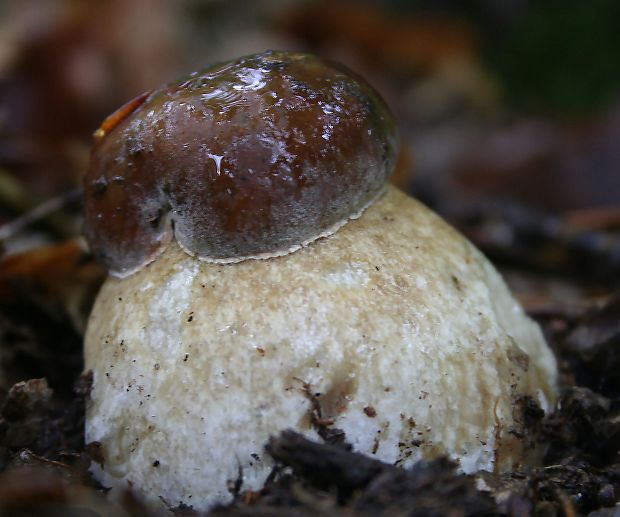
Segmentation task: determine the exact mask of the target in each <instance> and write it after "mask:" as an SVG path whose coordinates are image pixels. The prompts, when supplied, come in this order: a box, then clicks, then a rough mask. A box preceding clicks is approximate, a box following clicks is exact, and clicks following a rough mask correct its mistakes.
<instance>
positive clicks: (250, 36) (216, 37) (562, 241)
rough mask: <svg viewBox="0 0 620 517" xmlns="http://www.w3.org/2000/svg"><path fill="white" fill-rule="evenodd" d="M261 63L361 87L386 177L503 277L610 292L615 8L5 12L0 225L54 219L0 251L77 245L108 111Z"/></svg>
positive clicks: (315, 5)
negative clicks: (387, 143)
mask: <svg viewBox="0 0 620 517" xmlns="http://www.w3.org/2000/svg"><path fill="white" fill-rule="evenodd" d="M265 49H290V50H301V51H310V52H316V53H319V54H321V55H323V56H327V57H330V58H333V59H336V60H338V61H341V62H343V63H345V64H346V65H348V66H349V67H350V68H352V69H353V70H355V71H357V72H359V73H360V74H361V75H363V76H364V77H366V78H367V79H368V80H369V82H370V83H371V84H373V85H374V86H375V87H376V88H377V89H378V90H379V91H380V92H381V93H382V95H383V96H384V97H385V98H386V100H387V101H388V103H389V105H390V106H391V108H392V110H393V112H394V114H395V116H396V119H397V122H398V125H399V128H400V133H401V137H402V149H401V155H400V159H399V163H398V167H397V171H396V173H395V176H394V179H393V181H394V182H395V183H396V184H397V185H398V186H400V187H401V188H403V189H406V190H408V191H409V192H411V193H413V194H414V195H416V196H418V197H419V198H421V199H422V200H423V201H425V202H426V203H428V204H430V205H431V206H432V207H433V208H435V209H436V210H438V211H439V212H440V213H442V215H444V216H445V217H447V218H448V219H449V220H450V221H451V222H452V223H453V224H455V225H457V226H458V227H459V228H460V229H461V230H462V231H464V232H465V233H466V234H467V235H468V236H469V237H470V238H472V239H473V240H474V241H475V242H476V244H478V245H479V246H481V247H482V248H483V250H484V251H485V252H486V253H487V254H489V255H490V256H491V258H493V259H494V260H495V261H496V262H498V263H499V264H500V265H505V266H508V267H512V266H515V265H516V266H518V268H520V269H526V270H528V271H533V272H544V273H545V274H552V275H553V276H554V277H555V276H560V277H561V276H563V275H564V276H566V275H568V276H571V279H572V280H574V278H575V275H576V276H577V277H579V278H582V277H585V278H587V279H595V280H596V281H597V282H599V283H602V284H606V285H607V286H608V285H609V284H610V283H611V284H614V285H615V284H617V283H618V279H619V278H620V274H619V271H620V244H619V243H618V236H617V229H618V228H619V227H620V145H619V143H620V66H619V65H620V63H619V57H618V56H619V51H620V3H618V2H616V1H615V0H591V1H588V2H584V1H582V0H563V1H561V2H559V1H528V0H478V1H473V0H472V1H469V2H466V1H461V2H457V1H448V0H435V1H426V2H422V1H407V0H389V1H382V2H380V1H378V0H374V1H373V0H366V1H364V0H359V1H335V0H285V1H272V0H262V1H257V0H229V1H224V0H219V1H217V0H212V1H198V0H177V1H169V0H131V1H128V0H107V1H103V0H101V1H76V0H53V1H44V0H38V1H35V0H3V2H2V3H0V225H1V224H3V223H7V222H11V221H13V222H14V221H15V219H16V218H17V219H19V218H20V216H23V214H27V213H29V211H30V210H32V209H33V208H34V207H39V206H40V204H41V203H43V202H45V201H47V200H49V199H50V198H53V199H55V201H58V202H59V203H60V204H64V205H66V206H65V208H64V209H63V210H61V211H60V212H57V213H55V214H53V215H51V216H45V217H43V218H42V219H41V220H40V221H39V222H38V223H37V224H30V225H28V226H26V225H20V224H17V226H15V225H13V226H10V227H8V228H7V227H5V228H4V231H3V230H1V229H0V237H2V238H3V239H4V250H5V252H6V253H15V252H18V251H21V250H24V249H28V248H33V247H36V246H38V245H40V244H44V243H49V242H56V241H62V240H64V239H66V238H68V237H72V236H75V235H78V234H79V231H80V230H79V228H80V221H79V219H80V218H79V203H77V202H70V201H71V200H72V199H73V197H72V196H73V192H74V191H73V189H75V188H77V187H79V185H80V182H81V178H82V176H83V174H84V170H85V168H86V166H87V162H88V153H89V146H90V138H91V134H92V133H93V131H94V130H95V129H96V128H97V127H98V124H99V123H100V122H101V120H102V119H103V118H104V117H105V116H106V115H107V114H109V113H111V112H112V111H114V110H115V109H116V108H117V107H118V106H120V105H121V104H123V103H124V102H125V101H127V100H128V99H130V98H132V97H134V96H136V95H138V94H140V93H141V92H143V91H145V90H148V89H151V88H153V87H156V86H158V85H160V84H162V83H165V82H169V81H171V80H173V79H175V78H177V77H179V76H182V75H184V74H187V73H189V72H191V71H193V70H196V69H200V68H201V67H203V66H205V65H206V64H208V63H211V62H214V61H219V60H226V59H230V58H234V57H238V56H240V55H243V54H248V53H253V52H259V51H262V50H265ZM55 196H60V197H59V198H57V199H56V198H55ZM44 208H45V206H44ZM43 212H44V213H46V212H45V209H44V210H43ZM519 285H520V284H518V282H517V286H516V287H517V288H518V286H519Z"/></svg>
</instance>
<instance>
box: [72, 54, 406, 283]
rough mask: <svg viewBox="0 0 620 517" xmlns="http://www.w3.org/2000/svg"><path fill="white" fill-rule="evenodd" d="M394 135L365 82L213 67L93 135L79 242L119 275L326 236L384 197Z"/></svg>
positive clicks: (278, 250)
mask: <svg viewBox="0 0 620 517" xmlns="http://www.w3.org/2000/svg"><path fill="white" fill-rule="evenodd" d="M396 147H397V137H396V131H395V128H394V123H393V120H392V117H391V115H390V113H389V110H388V108H387V107H386V105H385V103H384V102H383V100H382V99H381V98H380V97H379V95H378V94H377V93H376V92H375V91H374V90H373V89H372V88H371V87H370V86H369V85H368V84H367V83H366V82H365V81H364V80H363V79H361V78H359V77H357V76H355V75H354V74H353V73H352V72H350V71H348V70H346V69H344V68H343V67H342V66H340V65H336V64H334V63H331V62H329V61H326V60H323V59H320V58H318V57H316V56H312V55H309V54H296V53H286V52H265V53H262V54H256V55H252V56H247V57H244V58H240V59H237V60H235V61H229V62H226V63H220V64H217V65H213V66H211V67H209V68H207V69H205V70H203V71H201V72H199V73H194V74H192V75H190V76H189V77H187V78H184V79H182V80H181V81H179V82H177V83H174V84H171V85H168V86H165V87H163V88H161V89H158V90H155V91H153V92H147V93H146V94H144V95H142V96H140V97H138V98H137V99H134V100H133V101H130V102H129V103H128V104H126V105H125V106H123V107H122V108H121V109H120V110H118V111H117V112H116V113H114V114H113V115H111V116H110V117H108V119H106V120H105V121H104V123H103V124H102V126H101V128H100V129H99V130H98V131H97V132H96V133H95V145H94V148H93V151H92V156H91V162H90V167H89V170H88V172H87V175H86V178H85V188H84V232H85V235H86V238H87V239H88V241H89V244H90V246H91V249H92V250H93V252H94V253H95V254H96V255H97V256H98V257H99V258H100V259H101V260H102V261H103V262H104V263H105V264H106V265H107V266H108V268H109V269H110V272H111V273H112V274H115V275H117V276H124V275H128V274H131V273H132V272H134V271H136V270H138V269H139V268H141V267H142V266H144V265H145V264H147V263H148V262H150V261H151V260H153V259H154V258H155V257H156V256H158V255H159V254H160V253H162V252H163V250H164V249H165V247H166V246H167V245H168V243H169V242H170V240H171V239H172V237H173V235H174V238H175V239H176V240H177V242H178V243H179V245H180V246H181V247H182V248H183V249H185V250H186V251H187V252H188V253H190V254H192V255H196V256H198V257H200V258H202V259H205V260H212V261H220V262H235V261H239V260H243V259H246V258H251V257H264V256H274V255H279V254H284V253H287V252H289V251H291V250H292V249H296V248H298V247H300V246H302V245H305V244H307V243H308V242H310V241H312V240H314V239H316V238H318V237H320V236H322V235H324V234H327V233H331V232H333V231H334V230H335V229H336V228H337V227H338V226H339V225H341V224H343V223H344V222H345V221H346V220H347V219H348V218H350V217H354V216H356V215H357V214H359V212H360V211H361V210H363V208H364V207H366V206H367V205H368V203H370V202H371V201H372V200H373V199H375V198H376V197H377V195H378V194H379V192H380V191H381V190H382V189H383V186H384V184H385V181H386V178H387V177H388V176H389V174H391V172H392V169H393V166H394V160H395V155H396Z"/></svg>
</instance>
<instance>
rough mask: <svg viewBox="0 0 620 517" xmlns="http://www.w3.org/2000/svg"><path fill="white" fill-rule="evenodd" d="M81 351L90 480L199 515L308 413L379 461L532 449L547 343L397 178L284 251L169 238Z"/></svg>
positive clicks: (547, 365) (544, 401)
mask: <svg viewBox="0 0 620 517" xmlns="http://www.w3.org/2000/svg"><path fill="white" fill-rule="evenodd" d="M85 346H86V368H87V369H91V370H92V371H93V373H94V383H93V389H92V393H91V400H90V403H89V405H88V408H87V422H86V439H87V441H93V440H96V441H99V442H101V444H102V452H103V457H104V459H105V463H104V467H103V469H100V470H99V471H98V473H97V475H98V477H100V479H101V481H102V482H103V484H104V485H108V486H110V485H115V486H121V487H125V486H127V483H129V482H130V483H131V485H132V486H133V488H134V489H135V490H137V491H138V492H139V493H141V494H142V495H143V496H144V497H146V498H147V499H148V500H150V501H152V502H153V503H154V504H161V500H162V499H163V500H164V501H166V502H167V503H169V504H171V505H177V504H178V503H179V502H181V501H182V502H185V503H186V504H191V505H192V506H194V508H196V509H199V510H200V509H204V508H207V507H209V506H211V505H213V504H215V503H223V502H226V501H228V500H229V499H230V498H231V495H230V494H229V492H228V490H227V486H228V485H227V481H228V480H235V479H237V477H238V475H239V468H240V469H241V472H242V473H243V487H242V488H243V489H257V488H259V487H260V486H261V484H262V483H263V481H264V480H265V478H266V477H267V475H268V474H269V472H270V469H271V467H272V465H271V463H270V460H269V458H268V457H266V456H265V454H264V453H263V446H264V444H265V443H266V441H267V439H268V438H269V436H270V435H274V434H276V433H278V432H279V431H281V430H284V429H288V428H292V429H296V430H297V431H300V432H302V433H304V434H305V435H307V436H309V437H311V438H312V437H313V438H316V439H318V436H317V433H316V429H315V428H314V427H313V421H314V422H315V423H316V419H313V414H314V416H315V417H316V416H319V417H320V418H321V419H323V421H324V422H328V423H331V426H332V427H334V428H338V429H341V430H342V431H343V432H344V435H345V439H346V441H347V442H349V443H350V444H351V445H352V446H353V448H354V450H356V451H359V452H362V453H366V454H368V455H372V456H374V457H377V458H379V459H382V460H384V461H387V462H393V463H396V464H398V465H402V466H405V467H406V466H409V465H411V464H412V463H413V462H414V461H416V460H417V459H420V458H432V457H436V456H438V455H440V454H447V455H449V456H450V457H452V458H454V459H456V460H458V461H459V463H460V466H461V468H462V470H463V471H465V472H473V471H477V470H480V469H483V470H505V469H508V468H510V467H512V466H513V465H514V464H515V463H518V462H521V461H524V460H525V459H527V455H528V451H527V449H528V443H529V442H527V441H525V440H521V439H519V438H517V434H518V433H513V432H511V431H514V430H518V429H519V426H520V425H521V413H520V411H519V408H520V407H521V406H520V405H519V400H521V399H522V398H523V397H527V396H531V397H532V398H533V399H534V400H536V401H537V402H538V403H539V404H540V405H541V406H542V407H543V408H544V409H546V408H548V406H549V405H550V404H552V403H553V401H554V398H555V381H556V365H555V360H554V358H553V355H552V353H551V352H550V350H549V349H548V347H547V346H546V344H545V341H544V339H543V337H542V334H541V332H540V329H539V328H538V326H537V325H536V324H535V323H534V322H532V321H531V320H530V319H529V318H528V317H527V316H526V315H525V314H524V312H523V310H522V308H521V307H520V306H519V304H518V303H517V302H516V301H515V300H514V299H513V298H512V296H511V295H510V293H509V291H508V289H507V288H506V286H505V284H504V282H503V281H502V279H501V278H500V276H499V275H498V273H497V272H496V271H495V269H494V268H493V267H492V266H491V264H490V263H489V262H488V261H487V260H486V259H485V258H484V256H482V254H481V253H480V252H479V251H478V250H476V249H475V248H474V247H473V246H472V245H471V244H470V243H469V242H468V241H467V240H466V239H465V238H463V237H462V236H461V235H460V234H458V233H457V232H456V231H455V230H453V229H452V228H451V227H449V226H448V225H447V224H446V223H445V222H443V221H442V220H441V219H440V218H439V217H437V216H436V215H435V214H433V213H432V212H431V211H430V210H428V209H427V208H425V207H424V206H423V205H421V204H420V203H418V202H417V201H415V200H413V199H411V198H409V197H407V196H405V195H404V194H402V193H401V192H399V191H397V190H396V189H394V188H393V187H389V188H388V191H387V193H386V194H385V195H384V196H382V197H380V198H379V199H378V201H377V202H375V203H374V204H372V205H371V206H370V207H369V208H368V209H367V210H366V211H365V212H364V214H363V215H362V216H361V217H360V218H359V219H356V220H354V221H350V222H349V223H348V224H346V225H345V226H343V227H342V228H341V229H340V230H339V231H338V232H336V233H335V234H334V235H332V236H330V237H329V238H326V239H320V240H317V241H315V242H313V243H312V244H310V245H309V246H307V247H305V248H303V249H301V250H299V251H297V252H295V253H292V254H290V255H286V256H282V257H278V258H273V259H270V260H265V261H245V262H241V263H237V264H228V265H218V264H212V263H206V262H201V261H199V260H197V259H196V258H193V257H190V256H188V255H187V254H186V253H184V252H183V251H182V250H181V249H179V248H178V247H177V246H174V245H171V246H170V247H169V248H168V249H167V250H166V251H165V252H164V254H163V255H162V256H161V257H160V258H159V260H157V261H156V262H153V263H151V264H149V265H148V266H146V267H145V268H143V269H142V270H140V271H139V272H137V273H136V274H134V275H132V276H129V277H127V278H124V279H117V278H110V279H108V280H107V282H106V284H105V285H104V287H103V289H102V291H101V293H100V295H99V297H98V299H97V302H96V305H95V308H94V310H93V313H92V316H91V320H90V322H89V326H88V331H87V335H86V344H85ZM318 413H320V414H318ZM160 498H161V499H160Z"/></svg>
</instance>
